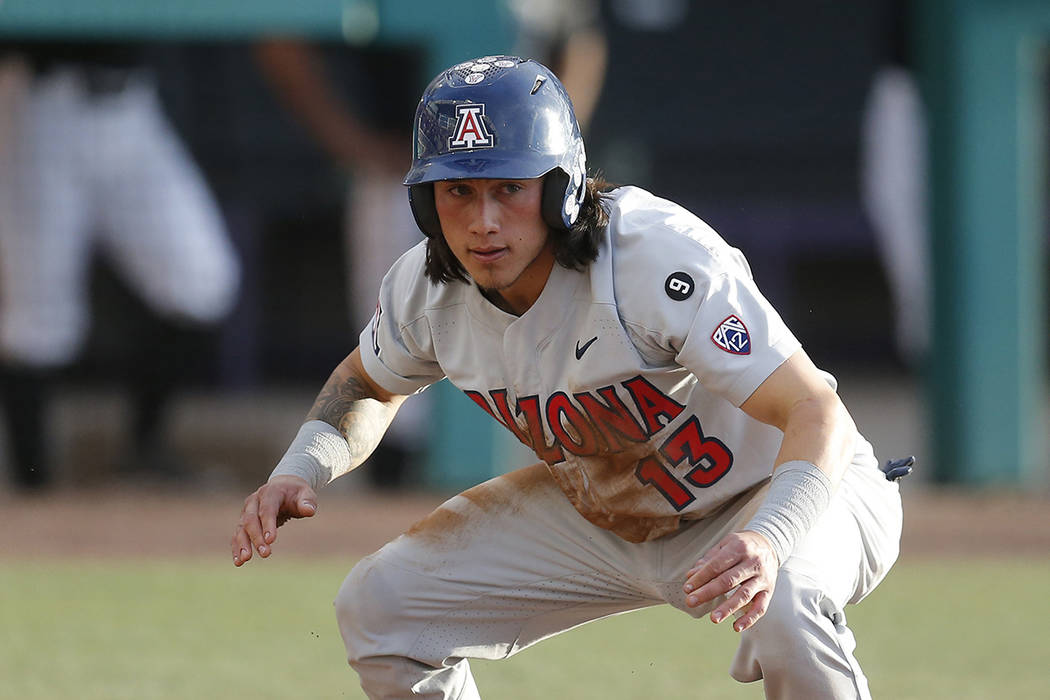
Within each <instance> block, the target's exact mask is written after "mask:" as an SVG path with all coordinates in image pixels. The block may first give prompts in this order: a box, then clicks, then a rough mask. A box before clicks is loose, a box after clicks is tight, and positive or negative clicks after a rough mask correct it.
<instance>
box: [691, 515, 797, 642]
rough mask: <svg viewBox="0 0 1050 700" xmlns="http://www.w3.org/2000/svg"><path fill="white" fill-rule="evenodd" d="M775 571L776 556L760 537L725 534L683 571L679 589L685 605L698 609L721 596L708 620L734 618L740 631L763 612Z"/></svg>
mask: <svg viewBox="0 0 1050 700" xmlns="http://www.w3.org/2000/svg"><path fill="white" fill-rule="evenodd" d="M777 568H778V562H777V559H776V555H775V554H773V552H772V549H771V548H770V547H769V543H768V542H767V541H766V540H765V538H763V537H762V536H761V535H758V534H757V533H753V532H742V533H734V534H731V535H728V536H726V537H725V538H723V539H722V540H721V541H720V542H719V543H718V544H717V545H715V546H714V547H713V548H712V549H711V550H710V551H708V552H707V553H706V554H705V555H704V556H703V557H701V558H700V559H699V560H698V561H697V563H696V565H695V566H693V568H691V569H690V570H689V571H688V572H686V580H685V583H684V584H683V586H682V589H683V591H684V592H685V593H686V605H688V606H689V607H697V606H699V605H703V604H704V603H709V602H711V601H713V600H715V599H717V598H718V597H720V596H724V597H725V600H723V601H722V602H721V603H720V604H719V605H718V606H717V607H716V608H715V609H714V610H713V611H712V612H711V620H712V622H714V623H715V624H718V623H720V622H722V620H724V619H726V618H728V617H729V616H731V615H735V616H736V617H737V619H736V622H735V623H734V625H733V629H735V630H736V631H737V632H742V631H743V630H745V629H747V628H749V627H751V626H752V625H754V624H755V623H756V622H758V620H759V619H760V618H761V617H762V615H764V614H765V613H766V610H767V609H768V607H769V601H770V599H771V598H772V594H773V587H774V586H775V584H776V574H777Z"/></svg>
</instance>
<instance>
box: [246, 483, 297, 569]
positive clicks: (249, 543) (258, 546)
mask: <svg viewBox="0 0 1050 700" xmlns="http://www.w3.org/2000/svg"><path fill="white" fill-rule="evenodd" d="M316 512H317V494H316V493H315V492H314V490H313V489H312V488H310V485H309V484H307V483H306V480H305V479H301V478H299V477H297V476H276V477H274V478H273V479H271V480H270V481H268V482H266V483H265V484H263V485H262V486H260V487H259V488H258V489H257V490H256V491H255V493H253V494H252V495H250V496H248V498H246V499H244V508H242V509H241V519H240V521H239V522H238V523H237V527H236V528H235V529H234V531H233V538H232V540H231V541H230V547H231V549H232V550H233V565H234V566H240V565H241V564H243V563H244V562H246V561H248V560H249V559H251V558H252V548H253V547H254V549H255V551H257V552H258V553H259V556H260V557H263V558H266V557H268V556H270V552H271V551H272V550H271V546H272V545H273V543H274V541H275V540H276V539H277V528H279V527H280V526H281V525H284V524H285V523H286V522H288V520H290V519H292V518H309V517H310V516H312V515H313V514H314V513H316Z"/></svg>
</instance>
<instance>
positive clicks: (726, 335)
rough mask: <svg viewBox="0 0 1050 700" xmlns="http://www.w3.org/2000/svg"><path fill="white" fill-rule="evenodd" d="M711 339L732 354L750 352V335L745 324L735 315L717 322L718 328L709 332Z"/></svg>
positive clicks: (746, 353) (747, 353)
mask: <svg viewBox="0 0 1050 700" xmlns="http://www.w3.org/2000/svg"><path fill="white" fill-rule="evenodd" d="M711 340H712V341H713V342H714V344H715V345H717V346H718V347H720V348H722V349H723V350H725V351H726V352H728V353H732V354H733V355H750V354H751V336H750V335H749V334H748V332H747V326H745V325H744V322H743V321H741V320H740V319H739V318H737V317H736V316H735V315H731V316H728V317H727V318H726V319H725V320H724V321H722V322H721V323H719V324H718V328H716V329H715V332H714V333H712V334H711Z"/></svg>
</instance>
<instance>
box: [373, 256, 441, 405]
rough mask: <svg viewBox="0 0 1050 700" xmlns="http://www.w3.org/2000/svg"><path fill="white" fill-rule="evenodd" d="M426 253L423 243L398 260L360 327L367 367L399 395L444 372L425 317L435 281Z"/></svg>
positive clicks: (419, 386)
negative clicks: (429, 275) (369, 316)
mask: <svg viewBox="0 0 1050 700" xmlns="http://www.w3.org/2000/svg"><path fill="white" fill-rule="evenodd" d="M425 255H426V251H425V248H424V244H420V245H417V246H416V247H414V248H412V249H411V250H409V251H408V252H407V253H405V254H404V255H403V256H402V257H401V258H400V259H399V260H398V261H397V262H396V263H394V265H393V266H392V267H391V268H390V271H389V272H387V274H386V276H385V277H384V278H383V283H382V284H381V285H380V288H379V301H378V303H377V304H376V311H375V314H374V315H373V316H372V320H371V321H369V323H368V325H367V326H366V327H365V328H364V330H362V331H361V338H360V345H359V348H360V353H361V362H362V364H363V365H364V368H365V371H366V372H368V376H369V377H371V378H372V380H373V381H374V382H375V383H376V384H378V385H379V386H381V387H383V388H384V389H386V390H387V391H389V392H391V393H394V394H402V395H409V394H415V393H418V392H420V391H422V390H423V389H425V388H426V387H427V386H429V385H430V384H433V383H434V382H436V381H438V380H440V379H443V378H444V376H445V374H444V372H443V371H442V369H441V367H440V365H439V364H438V362H437V359H436V356H435V353H434V344H433V339H432V337H431V335H430V324H429V322H428V320H427V317H426V308H427V295H428V289H429V287H430V285H429V283H428V282H427V279H426V277H425V276H424V274H423V265H424V261H425Z"/></svg>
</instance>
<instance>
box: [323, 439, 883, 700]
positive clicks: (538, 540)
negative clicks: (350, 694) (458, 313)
mask: <svg viewBox="0 0 1050 700" xmlns="http://www.w3.org/2000/svg"><path fill="white" fill-rule="evenodd" d="M864 445H865V448H866V450H867V451H866V454H864V455H858V460H857V461H856V462H855V464H854V466H853V467H851V469H850V470H849V472H848V474H847V475H846V477H845V478H844V480H843V482H842V484H841V485H840V487H839V489H838V491H837V492H836V495H835V497H834V499H833V501H832V504H831V507H830V508H829V510H828V511H826V513H825V514H824V515H823V516H822V518H821V519H820V520H819V521H818V522H817V523H816V525H815V526H814V528H813V530H812V531H811V532H810V534H809V535H808V537H807V538H806V539H805V540H804V541H803V542H801V543H800V544H799V546H798V547H797V549H796V552H795V554H794V555H793V556H792V557H790V558H789V559H788V561H787V562H785V563H784V565H783V566H782V567H781V570H780V574H779V577H778V580H777V586H776V590H775V593H774V596H773V599H772V601H771V604H770V608H769V611H768V612H767V614H766V615H765V616H764V617H763V618H762V619H761V620H760V621H759V622H758V623H757V624H756V625H755V626H754V627H752V628H751V629H750V630H748V631H746V632H744V633H742V634H741V641H740V646H739V649H738V650H737V653H736V656H735V658H734V659H733V661H732V664H731V667H730V674H731V675H732V677H733V678H735V679H736V680H738V681H742V682H750V681H756V680H760V679H762V680H764V682H765V691H766V695H767V697H770V698H800V699H801V698H805V699H807V700H812V698H868V697H870V695H869V693H868V688H867V680H866V679H865V677H864V674H863V673H862V671H861V669H860V666H859V665H858V663H857V661H856V659H855V658H854V656H853V649H854V646H855V644H854V639H853V635H852V633H851V632H850V630H849V628H848V627H847V626H846V619H845V615H844V614H843V608H844V606H845V605H846V604H847V603H855V602H857V601H859V600H860V599H861V598H863V597H864V596H865V595H866V594H867V593H868V592H870V591H871V590H872V589H873V588H874V587H875V586H876V585H877V584H878V582H879V581H880V580H881V579H882V578H883V576H885V574H886V572H887V571H888V569H889V567H890V566H891V565H892V564H893V562H894V560H895V559H896V557H897V553H898V543H899V540H900V529H901V506H900V496H899V492H898V488H897V485H896V484H893V483H890V482H887V481H886V480H885V478H884V477H883V475H882V472H881V471H880V470H879V469H878V465H877V463H876V462H875V460H874V457H873V456H871V452H870V446H868V445H867V443H864ZM765 491H766V485H765V484H763V485H762V486H760V487H757V488H756V489H754V490H752V491H751V492H749V493H746V494H743V495H742V496H741V497H740V498H738V499H737V500H736V501H735V502H734V503H732V504H731V505H730V506H729V507H727V508H726V509H724V510H723V511H722V512H720V513H719V514H718V515H716V516H713V517H711V518H708V519H706V520H703V521H696V522H693V523H690V524H687V525H686V526H685V527H683V528H682V529H681V530H680V531H679V532H677V533H674V534H672V535H668V536H666V537H663V538H661V539H659V540H655V541H652V542H646V543H642V544H632V543H629V542H626V541H624V540H622V539H620V538H618V537H616V536H615V535H613V534H611V533H609V532H608V531H606V530H603V529H600V528H598V527H596V526H594V525H592V524H590V523H589V522H587V521H586V520H584V519H583V518H582V517H581V516H580V515H579V514H578V513H577V512H576V511H575V510H574V509H573V508H572V506H571V505H570V504H569V502H568V500H567V499H566V498H565V496H564V495H563V494H562V492H561V491H560V490H559V489H558V487H557V486H556V485H555V484H554V482H553V481H552V480H551V478H550V477H549V475H548V472H547V469H546V467H545V466H544V465H542V464H537V465H534V466H531V467H526V468H524V469H520V470H518V471H515V472H512V473H510V474H507V475H504V476H501V477H497V478H495V479H492V480H490V481H488V482H485V483H484V484H481V485H480V486H477V487H475V488H472V489H470V490H468V491H465V492H464V493H462V494H460V495H458V496H456V497H454V498H452V499H451V500H449V501H447V502H446V503H444V504H443V505H442V506H440V507H439V508H438V509H437V510H435V511H434V512H433V513H432V514H431V515H430V516H428V517H427V518H425V519H424V520H422V521H421V522H419V523H417V524H416V525H415V526H414V527H413V528H411V529H410V530H409V531H408V532H407V533H406V534H405V535H402V536H401V537H399V538H398V539H396V540H394V541H393V542H391V543H389V544H388V545H386V546H385V547H384V548H383V549H381V550H380V551H379V552H377V553H375V554H373V555H371V556H369V557H367V558H365V559H363V560H362V561H361V562H360V563H359V564H358V565H357V566H356V567H354V569H353V570H352V571H351V572H350V574H349V576H348V577H347V578H346V581H345V582H344V583H343V586H342V588H341V589H340V591H339V594H338V596H337V598H336V601H335V607H336V615H337V618H338V622H339V629H340V632H341V633H342V636H343V640H344V642H345V644H346V648H347V653H348V658H349V662H350V664H351V665H352V666H353V667H354V669H355V670H356V671H357V672H358V674H359V675H360V678H361V685H362V687H363V688H364V690H365V692H366V693H367V694H368V696H369V697H370V698H373V699H377V698H405V697H408V696H412V697H421V698H434V699H437V698H455V699H457V700H472V699H475V698H479V697H480V695H479V693H478V689H477V687H476V686H475V684H474V680H473V677H472V675H471V673H470V669H469V666H468V661H467V659H468V658H480V659H502V658H507V657H509V656H512V655H513V654H515V653H517V652H518V651H520V650H522V649H524V648H526V647H528V646H529V645H531V644H534V643H536V642H538V641H540V640H542V639H545V638H547V637H550V636H552V635H555V634H558V633H559V632H564V631H566V630H568V629H571V628H573V627H576V626H578V625H581V624H583V623H585V622H589V621H592V620H597V619H599V618H602V617H606V616H609V615H614V614H617V613H623V612H627V611H631V610H637V609H640V608H644V607H648V606H651V605H659V604H662V603H667V604H670V605H673V606H674V607H676V608H678V609H680V610H683V611H684V612H687V613H688V614H690V615H692V616H693V617H701V616H703V615H706V614H707V613H709V612H710V611H711V610H712V609H713V608H714V607H715V606H716V604H717V603H718V602H720V601H716V602H713V603H710V604H709V605H707V606H703V607H701V608H697V609H689V608H687V607H686V606H685V595H684V593H683V592H682V584H683V582H684V580H685V572H686V571H687V570H688V569H689V568H690V567H691V566H692V565H693V564H694V563H695V562H696V560H697V559H699V558H700V557H701V556H702V555H703V554H704V552H705V551H707V549H708V548H709V547H710V546H712V545H713V544H715V543H716V542H717V541H718V540H720V539H721V538H722V537H723V536H724V535H726V534H727V533H729V532H732V531H735V530H738V529H739V528H740V527H742V526H743V525H744V524H745V523H746V522H747V520H748V519H749V518H750V517H751V515H752V514H753V513H754V511H755V510H756V509H757V507H758V505H759V504H760V503H761V500H762V498H763V497H764V495H765ZM697 632H698V633H701V630H700V629H699V628H698V631H697Z"/></svg>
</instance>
